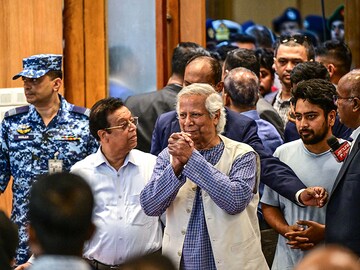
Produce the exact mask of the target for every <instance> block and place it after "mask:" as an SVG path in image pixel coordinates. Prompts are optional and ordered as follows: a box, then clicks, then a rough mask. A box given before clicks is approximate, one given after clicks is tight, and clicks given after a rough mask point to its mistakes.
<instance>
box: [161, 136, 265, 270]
mask: <svg viewBox="0 0 360 270" xmlns="http://www.w3.org/2000/svg"><path fill="white" fill-rule="evenodd" d="M220 138H221V140H222V141H223V142H224V145H225V148H224V152H223V154H222V156H221V158H220V161H219V162H218V163H217V164H216V165H215V167H216V168H217V169H218V170H219V171H221V172H223V173H225V174H226V175H229V172H230V169H231V165H232V164H233V162H234V160H235V159H236V158H237V157H239V156H242V155H243V154H245V153H247V152H249V151H254V150H253V149H252V148H251V147H250V146H249V145H247V144H244V143H239V142H236V141H233V140H230V139H228V138H226V137H224V136H220ZM257 165H258V168H257V183H256V185H255V186H256V188H255V190H254V193H255V194H253V198H252V200H251V201H250V203H249V204H248V206H247V207H246V208H245V210H244V211H243V212H241V213H239V214H236V215H230V214H228V213H226V212H225V211H224V210H222V209H221V208H220V207H218V206H217V205H216V204H215V203H214V202H213V201H212V199H211V198H210V196H209V195H208V194H207V193H206V192H205V191H204V190H202V191H201V192H202V199H203V205H204V212H205V219H206V224H207V227H208V232H209V237H210V241H211V245H212V250H213V254H214V259H215V264H216V267H217V269H224V270H231V269H249V270H250V269H251V270H255V269H256V270H259V269H260V270H261V269H268V266H267V263H266V260H265V257H264V255H263V253H262V251H261V243H260V230H259V224H258V218H257V205H258V203H259V193H258V192H257V187H258V184H259V177H260V162H259V158H257ZM196 188H197V185H196V184H194V183H193V182H192V181H191V180H190V179H187V181H186V183H185V184H184V185H183V186H182V187H181V188H180V190H179V192H178V194H177V196H176V198H175V200H174V201H173V202H172V204H171V205H170V206H169V208H168V209H167V210H166V227H165V232H164V238H163V253H164V254H166V255H167V256H169V257H170V258H171V259H172V261H173V262H174V263H175V265H176V267H177V268H180V260H181V252H182V248H183V244H184V239H185V234H186V229H187V227H188V223H189V219H190V215H191V212H192V206H193V202H194V198H195V191H196Z"/></svg>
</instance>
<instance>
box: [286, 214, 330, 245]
mask: <svg viewBox="0 0 360 270" xmlns="http://www.w3.org/2000/svg"><path fill="white" fill-rule="evenodd" d="M297 224H298V225H300V226H306V227H307V228H306V229H304V230H302V231H292V232H288V233H286V234H285V236H286V238H288V239H290V241H289V242H288V243H287V244H288V245H290V247H291V248H292V249H301V250H309V249H311V248H313V247H314V246H315V245H317V244H318V243H320V242H321V241H322V240H324V238H325V225H324V224H321V223H318V222H315V221H310V220H299V221H298V222H297Z"/></svg>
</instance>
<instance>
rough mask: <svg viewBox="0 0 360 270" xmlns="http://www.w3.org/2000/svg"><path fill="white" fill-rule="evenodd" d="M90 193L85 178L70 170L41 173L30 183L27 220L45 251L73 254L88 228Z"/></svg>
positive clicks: (90, 204)
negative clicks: (67, 171)
mask: <svg viewBox="0 0 360 270" xmlns="http://www.w3.org/2000/svg"><path fill="white" fill-rule="evenodd" d="M93 207H94V197H93V194H92V191H91V188H90V186H89V185H88V184H87V183H86V181H85V180H84V179H83V178H82V177H80V176H78V175H74V174H71V173H66V172H63V173H55V174H50V175H42V176H40V177H39V178H38V180H37V181H36V182H35V183H34V184H33V186H32V188H31V192H30V200H29V221H30V224H31V227H32V228H33V229H34V231H35V233H36V238H37V240H38V241H39V243H40V245H41V247H42V249H43V250H44V252H45V253H46V254H57V255H77V254H79V251H80V253H81V251H82V248H83V245H84V241H86V240H88V238H89V236H90V233H91V232H92V228H93V227H92V221H91V217H92V211H93Z"/></svg>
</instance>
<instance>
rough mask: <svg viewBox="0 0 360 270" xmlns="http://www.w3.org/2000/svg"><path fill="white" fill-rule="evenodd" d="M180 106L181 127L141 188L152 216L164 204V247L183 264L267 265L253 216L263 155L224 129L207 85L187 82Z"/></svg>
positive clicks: (196, 266) (221, 108)
mask: <svg viewBox="0 0 360 270" xmlns="http://www.w3.org/2000/svg"><path fill="white" fill-rule="evenodd" d="M176 106H177V114H178V118H179V124H180V128H181V132H178V133H173V134H172V135H171V136H170V138H169V144H168V147H167V148H165V149H164V150H163V151H162V152H161V153H160V154H159V156H158V159H157V162H156V165H155V169H154V173H153V175H152V177H151V180H150V182H149V183H148V184H147V185H146V186H145V188H144V190H143V191H142V193H141V195H140V203H141V206H142V207H143V209H144V211H145V213H146V214H147V215H151V216H160V215H161V214H162V213H164V212H165V211H166V227H165V233H164V239H163V252H164V254H165V255H167V256H169V257H170V258H171V259H172V260H173V262H174V263H175V265H176V267H177V268H181V269H268V266H267V264H266V261H265V258H264V255H263V254H262V251H261V244H260V233H259V225H258V221H257V215H256V209H257V205H258V201H259V194H258V191H257V187H258V184H259V169H260V168H259V166H260V165H259V158H258V155H257V154H256V152H255V151H254V150H253V149H252V148H251V147H250V146H249V145H247V144H244V143H240V142H236V141H233V140H231V139H228V138H226V137H224V136H222V135H220V133H221V132H222V131H223V129H224V126H225V122H226V118H225V110H224V105H223V103H222V99H221V96H220V95H219V94H217V92H215V90H214V89H213V88H212V87H211V86H210V85H208V84H200V83H194V84H191V85H189V86H187V87H184V88H183V89H182V90H181V91H180V92H179V94H178V96H177V105H176Z"/></svg>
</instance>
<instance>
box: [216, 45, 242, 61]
mask: <svg viewBox="0 0 360 270" xmlns="http://www.w3.org/2000/svg"><path fill="white" fill-rule="evenodd" d="M235 49H238V47H237V46H235V45H231V44H225V45H222V46H219V47H216V49H215V52H217V53H218V55H219V56H220V60H221V61H225V59H226V56H227V54H228V53H229V52H230V51H232V50H235Z"/></svg>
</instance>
